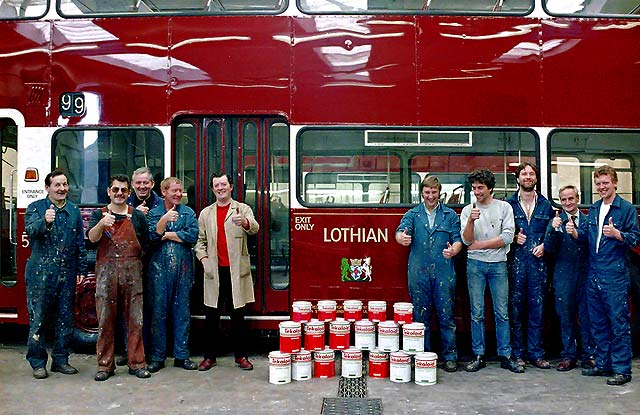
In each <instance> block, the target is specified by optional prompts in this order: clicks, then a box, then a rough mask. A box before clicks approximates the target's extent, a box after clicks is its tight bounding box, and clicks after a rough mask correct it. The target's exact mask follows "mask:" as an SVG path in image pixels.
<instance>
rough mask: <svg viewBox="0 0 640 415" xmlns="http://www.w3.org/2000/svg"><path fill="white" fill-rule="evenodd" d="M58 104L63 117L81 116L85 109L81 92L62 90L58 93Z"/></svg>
mask: <svg viewBox="0 0 640 415" xmlns="http://www.w3.org/2000/svg"><path fill="white" fill-rule="evenodd" d="M58 104H59V107H60V108H59V109H60V115H61V116H63V117H81V116H83V115H84V114H85V112H86V110H87V108H86V107H85V99H84V94H83V93H82V92H64V93H62V94H61V95H60V101H59V103H58Z"/></svg>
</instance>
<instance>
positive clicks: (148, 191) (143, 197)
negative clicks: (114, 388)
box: [116, 167, 162, 366]
mask: <svg viewBox="0 0 640 415" xmlns="http://www.w3.org/2000/svg"><path fill="white" fill-rule="evenodd" d="M154 184H155V183H154V181H153V178H152V176H151V170H149V168H148V167H140V168H137V169H136V170H134V171H133V174H132V175H131V186H132V187H133V192H132V193H131V194H130V195H129V197H128V198H127V205H129V206H133V207H134V208H136V210H139V211H140V212H142V213H143V214H145V215H146V214H147V213H149V210H150V209H153V208H155V207H156V206H158V205H159V204H160V203H162V199H161V198H160V197H159V196H158V195H157V194H156V192H154V191H153V186H154ZM148 266H149V256H148V255H143V257H142V287H143V289H142V290H143V297H144V300H143V308H144V310H143V316H144V317H143V319H144V324H143V330H144V334H143V338H144V339H148V338H149V331H148V320H149V317H148V316H149V314H151V311H150V310H149V308H148V303H149V299H148V298H146V293H147V290H146V285H147V284H146V274H147V268H148ZM116 333H117V335H118V338H120V335H119V334H120V333H119V332H118V330H116ZM123 337H124V344H125V354H126V344H127V339H126V335H125V336H123ZM116 364H117V365H118V366H125V365H126V364H127V357H126V356H120V357H117V358H116Z"/></svg>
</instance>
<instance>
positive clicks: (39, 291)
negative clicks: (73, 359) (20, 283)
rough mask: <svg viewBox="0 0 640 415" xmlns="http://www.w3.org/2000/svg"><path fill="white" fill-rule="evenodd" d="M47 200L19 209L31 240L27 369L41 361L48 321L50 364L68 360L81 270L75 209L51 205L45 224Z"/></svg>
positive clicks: (82, 257)
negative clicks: (52, 218) (51, 214)
mask: <svg viewBox="0 0 640 415" xmlns="http://www.w3.org/2000/svg"><path fill="white" fill-rule="evenodd" d="M51 205H52V203H51V201H50V200H49V198H45V199H41V200H37V201H35V202H33V203H31V204H30V205H29V206H28V207H27V211H26V213H25V231H26V233H27V235H28V236H29V241H30V243H31V256H30V257H29V260H28V261H27V266H26V270H25V279H26V285H27V309H28V310H29V339H28V341H27V360H28V361H29V364H30V365H31V367H32V368H33V369H37V368H41V367H45V366H46V364H47V359H48V356H47V349H46V341H45V333H46V330H47V327H48V326H52V327H53V343H52V344H51V346H52V352H51V359H52V361H53V364H54V365H62V364H67V363H68V362H69V342H70V341H71V336H72V334H73V305H74V299H75V292H76V290H75V289H76V277H77V276H78V275H86V274H87V252H86V249H85V242H84V229H83V227H82V217H81V216H80V210H79V209H78V207H77V206H76V205H74V204H73V203H71V202H69V201H67V203H66V205H64V206H63V207H62V208H61V209H58V208H57V207H55V205H54V209H55V211H56V218H55V221H54V222H53V223H52V224H51V227H50V228H47V225H46V222H45V220H44V215H45V212H46V211H47V209H49V206H51Z"/></svg>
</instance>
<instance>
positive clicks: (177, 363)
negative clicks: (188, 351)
mask: <svg viewBox="0 0 640 415" xmlns="http://www.w3.org/2000/svg"><path fill="white" fill-rule="evenodd" d="M173 366H174V367H181V368H183V369H184V370H196V369H198V364H197V363H196V362H193V361H192V360H191V359H173Z"/></svg>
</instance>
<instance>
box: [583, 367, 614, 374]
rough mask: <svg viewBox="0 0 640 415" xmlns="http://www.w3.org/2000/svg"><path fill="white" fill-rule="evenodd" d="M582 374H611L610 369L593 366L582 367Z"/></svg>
mask: <svg viewBox="0 0 640 415" xmlns="http://www.w3.org/2000/svg"><path fill="white" fill-rule="evenodd" d="M582 376H611V371H610V370H604V369H600V368H599V367H594V368H591V369H584V370H583V371H582Z"/></svg>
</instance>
